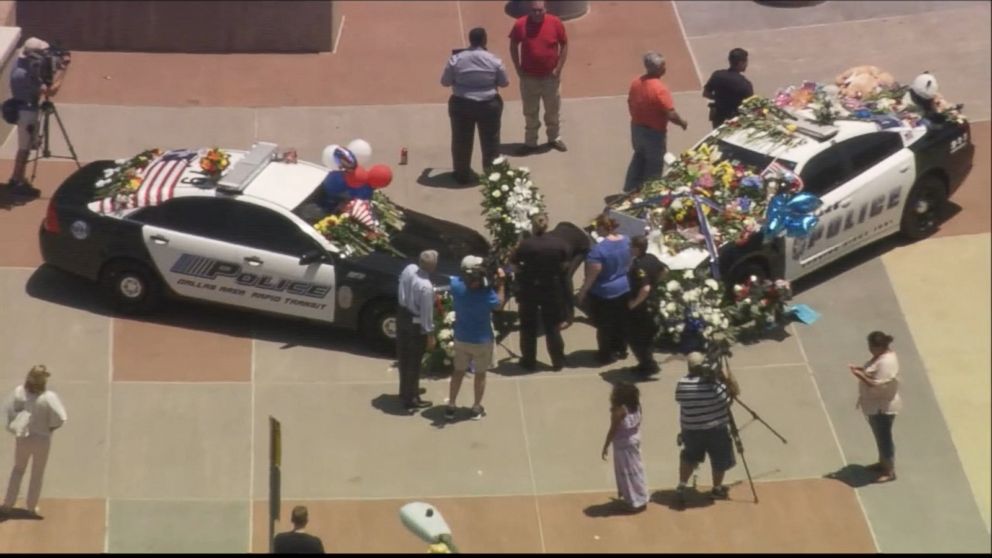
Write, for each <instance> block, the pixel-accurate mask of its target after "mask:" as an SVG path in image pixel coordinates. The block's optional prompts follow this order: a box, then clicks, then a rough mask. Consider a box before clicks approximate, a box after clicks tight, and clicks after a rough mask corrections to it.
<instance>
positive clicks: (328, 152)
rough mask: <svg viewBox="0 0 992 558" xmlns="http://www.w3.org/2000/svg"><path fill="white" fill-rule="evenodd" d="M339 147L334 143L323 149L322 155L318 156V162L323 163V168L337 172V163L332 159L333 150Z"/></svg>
mask: <svg viewBox="0 0 992 558" xmlns="http://www.w3.org/2000/svg"><path fill="white" fill-rule="evenodd" d="M339 147H341V146H340V145H338V144H336V143H332V144H331V145H328V146H327V147H325V148H324V151H323V153H321V154H320V162H321V163H324V166H325V167H327V168H329V169H331V170H332V171H333V170H338V162H337V161H336V160H335V159H334V150H335V149H337V148H339Z"/></svg>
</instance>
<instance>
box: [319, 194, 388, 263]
mask: <svg viewBox="0 0 992 558" xmlns="http://www.w3.org/2000/svg"><path fill="white" fill-rule="evenodd" d="M358 203H360V204H362V205H363V207H362V208H360V209H361V210H363V211H367V212H368V213H369V214H368V215H367V216H366V217H365V218H364V219H362V218H359V217H358V216H357V215H358V213H357V212H356V213H350V212H347V211H346V212H342V213H340V214H336V215H328V216H326V217H324V218H323V219H321V220H320V221H317V223H315V224H314V228H315V229H317V232H319V233H320V234H322V235H324V238H326V239H327V240H329V241H330V242H332V243H333V244H334V245H335V246H337V247H338V253H340V254H341V256H342V257H344V258H349V257H361V256H366V255H368V254H371V253H372V252H375V251H376V250H383V251H387V252H392V253H393V254H396V255H398V256H400V257H403V254H401V253H400V252H399V251H397V250H396V249H395V248H394V247H393V245H392V241H391V239H392V236H393V235H394V234H395V233H397V232H399V231H401V230H402V229H403V227H404V225H405V222H404V220H403V211H402V210H400V208H399V207H397V206H396V204H394V203H393V202H392V200H390V199H389V198H388V197H386V195H385V194H383V193H382V192H380V191H376V192H375V193H374V194H373V195H372V200H371V201H370V202H367V203H366V202H362V201H361V200H358Z"/></svg>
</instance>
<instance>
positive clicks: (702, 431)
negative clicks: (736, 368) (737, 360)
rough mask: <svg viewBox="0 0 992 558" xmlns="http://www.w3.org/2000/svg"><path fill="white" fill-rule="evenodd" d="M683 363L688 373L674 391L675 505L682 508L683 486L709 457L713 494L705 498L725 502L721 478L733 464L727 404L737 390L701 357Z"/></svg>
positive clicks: (716, 368) (693, 356)
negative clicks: (676, 424) (676, 410)
mask: <svg viewBox="0 0 992 558" xmlns="http://www.w3.org/2000/svg"><path fill="white" fill-rule="evenodd" d="M687 360H688V364H689V373H688V374H687V375H686V376H685V377H683V378H681V379H680V380H679V381H678V384H677V385H676V387H675V400H676V401H678V403H679V419H680V420H679V422H680V424H681V427H682V431H681V433H680V434H679V440H680V444H684V447H683V448H682V452H681V454H680V456H679V458H680V465H679V485H678V488H677V489H676V491H675V493H676V497H677V498H678V503H679V504H681V505H684V504H685V490H686V482H687V481H688V480H689V477H690V476H691V475H692V472H693V471H694V470H695V469H696V467H698V466H699V464H700V463H702V462H703V460H704V459H705V458H706V456H707V455H709V457H710V467H711V468H712V471H713V490H712V491H711V492H710V493H709V496H710V498H712V499H714V500H726V499H727V498H728V492H729V491H728V490H727V487H726V486H724V485H723V476H724V473H726V472H727V471H728V470H730V469H731V468H732V467H733V466H734V465H736V464H737V460H736V459H735V458H734V445H733V441H732V440H731V438H730V427H729V425H730V413H731V411H730V404H731V402H732V401H733V398H734V397H736V396H737V394H738V392H739V389H738V388H737V383H736V382H735V381H734V380H733V378H732V377H724V376H723V373H722V372H721V371H720V370H718V367H719V365H718V364H713V363H707V362H706V357H704V356H703V355H702V353H697V352H692V353H689V356H688V358H687Z"/></svg>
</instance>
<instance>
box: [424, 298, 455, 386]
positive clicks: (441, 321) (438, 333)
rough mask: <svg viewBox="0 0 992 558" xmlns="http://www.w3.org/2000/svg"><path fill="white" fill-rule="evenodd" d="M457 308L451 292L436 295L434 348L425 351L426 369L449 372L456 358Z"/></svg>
mask: <svg viewBox="0 0 992 558" xmlns="http://www.w3.org/2000/svg"><path fill="white" fill-rule="evenodd" d="M454 328H455V309H454V301H453V300H452V298H451V293H449V292H447V291H443V292H438V293H436V294H435V295H434V339H435V340H436V341H437V344H436V345H434V350H432V351H427V352H426V353H424V358H423V361H422V362H421V365H422V367H423V370H424V371H434V372H448V371H450V370H451V367H452V364H453V363H454V360H453V359H454V358H455V329H454Z"/></svg>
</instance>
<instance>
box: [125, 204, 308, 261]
mask: <svg viewBox="0 0 992 558" xmlns="http://www.w3.org/2000/svg"><path fill="white" fill-rule="evenodd" d="M131 218H132V219H134V220H136V221H140V222H142V223H147V224H149V225H154V226H157V227H162V228H164V229H171V230H174V231H179V232H184V233H188V234H192V235H196V236H202V237H206V238H211V239H214V240H220V241H223V242H230V243H232V244H240V245H242V246H250V247H252V248H259V249H261V250H268V251H271V252H278V253H281V254H288V255H291V256H301V255H303V254H304V253H306V252H308V251H310V250H313V249H317V248H320V246H319V245H318V244H317V242H315V241H314V240H313V239H312V238H310V236H308V235H307V234H306V233H304V232H303V231H301V230H300V228H299V227H298V226H297V225H296V223H294V222H293V221H290V220H289V219H287V218H286V217H283V216H282V215H280V214H278V213H276V212H274V211H271V210H269V209H266V208H264V207H259V206H255V205H251V204H248V203H244V202H239V201H237V200H228V199H219V198H200V197H197V198H176V199H172V200H169V201H167V202H165V203H163V204H162V205H159V206H155V207H146V208H144V209H141V210H139V211H136V212H135V213H134V214H133V215H132V216H131Z"/></svg>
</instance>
